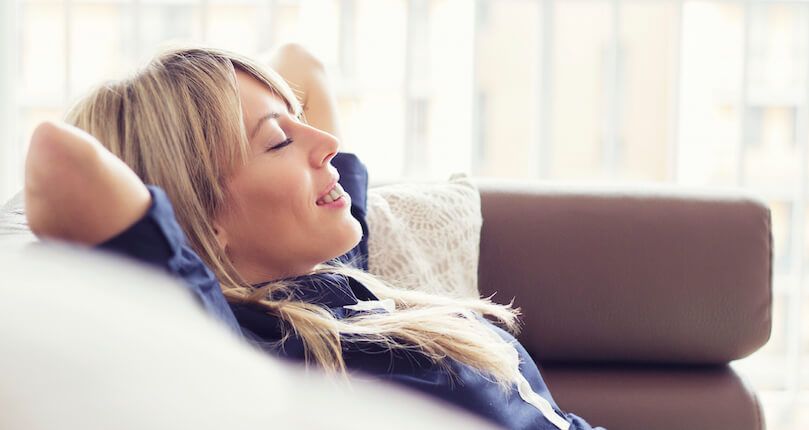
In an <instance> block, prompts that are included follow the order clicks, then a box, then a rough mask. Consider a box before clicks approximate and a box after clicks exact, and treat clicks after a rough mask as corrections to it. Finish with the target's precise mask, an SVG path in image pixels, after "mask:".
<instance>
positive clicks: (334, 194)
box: [317, 183, 345, 204]
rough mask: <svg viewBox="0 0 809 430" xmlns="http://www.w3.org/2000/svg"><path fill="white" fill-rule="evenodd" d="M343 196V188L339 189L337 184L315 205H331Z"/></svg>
mask: <svg viewBox="0 0 809 430" xmlns="http://www.w3.org/2000/svg"><path fill="white" fill-rule="evenodd" d="M343 194H345V190H343V187H341V186H340V184H339V183H338V184H336V185H335V186H334V188H332V189H331V191H329V193H328V194H326V195H325V196H323V197H322V198H321V199H320V200H318V201H317V203H318V204H329V203H332V202H333V201H335V200H337V199H339V198H340V197H342V195H343Z"/></svg>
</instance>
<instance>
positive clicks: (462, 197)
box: [368, 174, 483, 298]
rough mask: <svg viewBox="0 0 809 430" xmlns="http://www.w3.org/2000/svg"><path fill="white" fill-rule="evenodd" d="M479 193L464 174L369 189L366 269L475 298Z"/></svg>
mask: <svg viewBox="0 0 809 430" xmlns="http://www.w3.org/2000/svg"><path fill="white" fill-rule="evenodd" d="M482 223H483V219H482V217H481V212H480V194H479V192H478V190H477V188H476V187H475V185H474V184H472V182H471V181H470V180H469V178H468V177H466V175H463V174H459V175H453V176H452V177H451V178H450V179H449V180H448V181H445V182H425V183H414V182H402V183H395V184H388V185H382V186H376V187H371V188H370V189H369V190H368V229H369V239H368V254H369V258H368V271H369V272H371V273H373V274H375V275H377V276H380V277H381V278H383V279H385V280H387V281H388V282H389V283H391V284H392V285H394V286H397V287H401V288H405V289H411V290H421V291H427V292H431V293H437V294H443V295H449V296H452V297H459V298H478V297H479V293H478V288H477V270H478V257H479V252H480V228H481V225H482Z"/></svg>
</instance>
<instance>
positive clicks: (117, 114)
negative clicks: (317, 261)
mask: <svg viewBox="0 0 809 430" xmlns="http://www.w3.org/2000/svg"><path fill="white" fill-rule="evenodd" d="M236 70H239V71H242V72H245V73H247V74H249V75H251V76H252V77H254V78H256V79H257V80H258V81H259V82H262V83H263V84H264V85H266V87H267V88H268V89H269V90H270V91H271V92H272V93H273V94H275V95H276V96H278V97H279V98H280V99H282V100H283V101H284V102H285V103H286V106H287V109H289V111H290V112H291V113H294V114H295V115H296V116H298V115H300V113H301V106H300V103H299V102H298V100H297V99H296V97H295V94H294V93H293V91H292V89H291V88H290V87H289V86H288V85H287V84H286V83H285V82H284V80H283V79H282V78H281V77H280V75H278V74H277V73H275V72H274V71H273V70H271V69H269V68H268V67H263V66H261V65H260V64H257V63H255V62H253V61H251V60H249V59H247V58H245V57H242V56H240V55H237V54H233V53H229V52H224V51H219V50H214V49H208V48H188V49H176V50H172V51H168V52H166V53H164V54H162V55H160V56H158V57H157V58H155V59H154V60H152V61H151V62H150V63H149V64H148V65H147V66H146V67H145V68H144V69H142V70H141V71H139V72H138V73H137V74H135V75H134V76H132V77H131V78H128V79H124V80H121V81H117V82H110V83H106V84H104V85H102V86H100V87H98V88H97V89H95V90H94V91H93V92H91V93H90V94H89V95H88V96H86V97H85V98H84V99H82V100H81V101H79V102H78V103H77V104H76V105H75V106H74V107H73V108H72V109H71V110H70V112H69V113H68V116H67V121H68V122H70V123H72V124H73V125H75V126H77V127H79V128H82V129H84V130H85V131H87V132H88V133H90V134H92V135H93V136H95V137H96V138H97V139H99V140H100V141H101V142H102V143H103V144H104V145H105V146H106V147H107V148H108V149H109V150H110V151H111V152H112V153H113V154H115V155H116V156H118V157H119V158H121V159H122V160H123V161H124V162H125V163H126V164H127V165H129V167H131V168H132V169H133V170H134V171H135V173H136V174H137V175H138V176H140V178H141V179H142V180H143V181H144V182H145V183H149V184H155V185H158V186H160V187H162V188H163V189H164V190H165V192H166V194H167V195H168V197H169V199H170V200H171V202H172V205H173V206H174V210H175V214H176V217H177V221H178V222H179V224H180V226H181V227H182V228H183V230H184V231H185V233H186V235H187V238H188V241H189V244H190V246H191V248H192V249H193V250H194V251H195V252H196V253H197V254H199V256H200V257H201V258H202V260H203V261H204V262H205V264H207V265H208V267H210V268H211V269H212V270H213V271H214V273H215V274H216V277H217V278H218V279H219V281H220V284H221V288H222V291H223V293H224V295H225V297H226V298H227V299H228V301H229V302H231V303H236V304H248V305H252V306H257V307H260V308H261V309H262V310H264V311H265V312H266V313H268V314H271V315H274V316H276V317H278V318H280V320H282V321H283V322H285V323H288V326H289V327H291V331H292V332H294V333H295V334H297V335H298V336H300V338H301V339H302V341H303V343H304V345H305V350H306V362H307V363H308V362H310V361H314V362H315V363H317V364H318V365H320V366H321V367H323V368H324V369H326V370H327V371H330V372H332V373H335V372H336V373H339V374H342V375H345V374H346V367H345V362H344V360H343V354H342V347H343V342H376V343H379V344H382V345H385V346H387V347H388V348H390V349H391V350H394V349H395V350H405V351H406V350H418V351H419V352H421V353H423V354H424V355H426V356H427V357H428V358H429V359H430V360H431V361H432V362H434V363H436V364H438V365H441V366H444V367H445V368H449V367H448V365H447V363H446V360H445V358H447V357H451V358H453V359H455V360H458V361H460V362H462V363H466V364H467V365H469V366H471V367H473V368H474V369H476V370H478V371H479V372H480V373H481V374H483V375H484V376H486V377H490V378H492V379H493V380H494V381H495V382H496V383H498V384H499V385H500V387H501V388H502V389H503V390H504V391H507V390H510V389H511V387H512V386H513V383H514V382H515V381H516V380H517V378H518V376H519V370H518V366H519V355H518V354H517V352H516V350H515V348H514V347H513V346H512V345H511V344H509V343H507V342H505V341H504V340H503V339H502V338H501V337H500V336H499V335H498V334H497V333H495V332H494V331H493V330H490V329H489V328H488V327H486V325H484V324H483V323H482V322H481V321H478V319H477V316H476V315H480V316H487V317H490V318H493V319H494V320H495V322H498V323H500V324H501V325H502V326H504V327H505V328H506V329H507V330H509V331H511V332H512V333H516V332H517V331H518V328H519V327H518V319H517V317H518V315H519V310H518V309H514V308H512V307H511V304H509V305H507V306H506V305H499V304H495V303H493V302H491V300H489V298H486V299H467V300H461V299H451V298H447V297H439V296H436V295H430V294H426V293H422V292H416V291H405V290H401V289H395V288H392V287H391V286H390V285H388V284H387V283H385V282H383V281H382V280H381V279H379V278H377V277H375V276H373V275H371V274H369V273H367V272H365V271H362V270H359V269H355V268H352V267H349V266H347V265H338V264H323V265H320V266H318V268H316V270H315V272H316V273H325V272H329V273H338V274H342V275H345V276H350V277H353V278H355V279H357V280H358V281H360V282H361V283H362V284H363V285H365V286H366V287H367V288H368V289H369V290H370V291H371V292H372V293H374V294H375V295H376V296H377V297H379V298H380V299H391V300H393V301H394V303H395V305H396V311H394V312H391V313H362V312H360V313H358V314H357V315H355V316H352V317H348V318H345V319H342V320H341V319H338V318H335V317H334V316H333V315H332V314H331V313H330V312H329V310H328V309H325V308H323V307H321V306H318V305H316V304H312V303H305V302H302V301H296V300H292V299H289V298H285V299H282V300H277V299H274V298H273V297H278V293H287V294H281V296H285V297H291V295H290V294H288V293H289V292H290V291H291V290H292V289H293V288H295V284H294V283H292V282H290V281H288V280H279V281H274V282H270V283H269V284H267V285H265V286H262V287H260V288H255V287H253V286H251V285H250V284H249V283H247V282H245V281H244V280H243V279H242V278H241V277H240V276H239V273H238V272H237V271H236V269H235V268H234V265H233V264H232V263H231V261H230V260H229V259H228V256H227V255H226V253H225V252H224V250H223V249H222V248H221V247H220V246H219V244H218V242H217V240H216V238H215V234H214V231H213V228H212V226H211V223H210V220H212V219H214V218H215V216H216V215H217V214H218V213H221V212H220V211H226V210H228V195H227V193H226V188H225V186H224V181H225V179H226V178H227V177H228V175H229V174H230V172H232V171H233V169H234V167H235V166H238V165H239V164H240V163H244V162H246V160H247V148H248V143H247V142H248V139H247V135H246V131H245V129H244V125H243V117H242V110H241V105H240V101H239V100H240V99H239V92H238V87H237V83H236ZM284 325H285V326H286V325H287V324H284ZM290 335H291V332H290V331H289V330H286V331H285V335H284V339H286V337H288V336H290ZM284 339H282V340H284Z"/></svg>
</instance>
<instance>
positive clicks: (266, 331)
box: [100, 153, 591, 430]
mask: <svg viewBox="0 0 809 430" xmlns="http://www.w3.org/2000/svg"><path fill="white" fill-rule="evenodd" d="M332 164H333V165H334V166H335V167H336V168H337V170H338V171H339V173H340V185H341V186H342V187H343V189H345V191H346V192H347V193H348V194H349V195H350V196H351V201H352V203H351V213H352V215H353V216H354V217H355V218H356V219H357V220H358V221H359V222H360V225H361V226H362V231H363V238H362V240H361V241H360V243H359V244H358V245H357V246H356V247H354V248H353V249H352V250H351V251H349V252H348V253H346V254H345V255H343V256H340V257H338V259H339V260H341V261H343V262H348V263H352V264H354V265H355V266H356V267H359V268H362V269H365V270H367V269H368V263H367V258H368V226H367V223H366V221H365V219H366V208H367V205H366V192H367V187H368V174H367V170H366V169H365V166H364V165H363V164H362V163H361V162H360V161H359V159H358V158H357V157H356V156H354V155H353V154H348V153H340V154H338V155H337V156H336V157H334V159H333V160H332ZM149 191H150V192H151V193H152V200H153V203H152V206H151V208H150V209H149V211H148V212H147V213H146V215H145V216H144V217H143V218H142V219H141V220H139V221H138V222H137V223H135V224H134V225H133V226H132V227H130V228H129V229H128V230H126V231H125V232H123V233H121V234H120V235H118V236H116V237H115V238H113V239H111V240H109V241H107V242H105V243H104V244H102V245H100V246H101V247H102V248H104V249H108V250H112V251H115V252H119V253H123V254H125V255H129V256H132V257H134V258H137V259H139V260H141V261H145V262H147V263H149V264H152V265H155V266H157V267H160V268H162V269H164V270H166V271H168V272H170V273H172V274H174V275H176V276H178V277H180V278H182V279H183V280H184V281H185V283H186V285H187V287H188V288H189V289H190V290H191V291H192V292H193V293H194V294H195V295H196V296H197V297H198V298H199V300H200V302H201V303H202V305H203V306H204V307H205V308H206V309H207V310H208V311H209V312H211V313H212V314H214V315H215V316H216V317H217V318H219V319H220V320H221V321H222V322H223V323H224V324H226V325H227V326H229V327H231V328H232V329H233V330H234V331H236V332H239V333H242V334H243V335H244V336H245V337H246V338H247V339H248V340H250V341H252V342H253V343H255V344H257V345H258V346H259V347H261V348H262V349H264V350H265V351H267V352H269V353H271V354H272V355H274V356H278V357H281V358H285V359H290V360H295V361H302V360H303V359H304V357H305V354H304V347H303V342H302V341H301V339H300V338H298V337H297V336H295V334H294V331H292V330H289V337H288V338H287V340H286V341H285V342H283V343H280V339H281V337H282V336H283V335H284V334H285V333H284V332H283V331H282V328H281V327H282V325H281V322H280V321H279V319H278V318H276V317H275V316H273V315H270V314H268V313H267V312H266V311H264V310H262V309H260V308H257V307H253V306H247V305H233V306H228V304H227V303H226V302H225V299H224V297H223V296H222V293H221V291H220V289H219V284H218V282H217V281H216V279H215V278H214V276H213V274H212V273H211V271H210V270H209V269H208V268H207V267H205V265H204V264H203V263H202V261H201V260H200V259H199V257H198V256H197V255H196V254H194V253H193V251H191V249H190V248H188V246H187V243H186V241H185V236H184V235H183V234H182V231H181V230H180V228H179V225H178V224H177V222H176V220H175V218H174V214H173V211H172V209H171V205H170V203H169V202H168V200H167V199H166V196H165V194H164V193H163V192H162V191H161V190H160V189H159V188H157V187H149ZM291 280H293V281H297V284H298V285H299V287H298V288H296V289H295V290H294V291H293V292H292V294H293V298H294V299H296V300H302V301H305V302H309V303H314V304H318V305H320V306H323V307H324V308H327V309H329V310H330V311H331V313H332V314H333V315H334V316H335V317H336V318H341V319H342V318H346V317H349V316H351V315H353V314H354V313H356V312H377V311H380V312H384V310H370V311H369V310H354V309H350V308H347V307H346V306H349V307H350V306H352V305H356V304H357V303H359V302H362V301H369V300H378V298H377V297H376V296H375V295H374V294H373V293H371V291H369V290H368V289H367V288H366V287H365V286H363V285H362V284H361V283H360V282H358V281H357V280H355V279H353V278H350V277H345V276H343V275H337V274H317V275H304V276H299V277H295V278H291ZM478 319H479V320H480V321H481V322H482V323H483V324H485V325H487V326H488V327H489V328H490V329H491V330H494V331H495V332H496V333H497V334H498V335H499V336H500V337H502V338H503V339H504V340H505V341H506V342H509V343H512V344H513V345H514V347H515V348H516V350H517V352H518V353H519V355H520V359H521V364H520V371H521V373H522V375H523V376H524V377H525V381H526V383H527V384H528V385H530V390H529V391H533V393H535V394H536V395H538V396H539V397H541V399H539V400H536V399H535V400H533V404H532V403H530V402H528V401H527V400H526V397H525V393H523V394H522V395H521V394H520V393H519V392H518V391H519V390H518V389H517V388H514V389H512V390H511V391H510V392H508V393H504V392H503V391H502V390H501V389H500V388H499V387H498V386H497V385H496V384H495V383H493V382H491V381H489V380H488V379H487V378H485V377H484V376H483V375H481V374H480V373H478V372H477V371H476V370H474V369H473V368H471V367H470V366H467V365H465V364H463V363H460V362H457V361H455V360H452V359H447V361H446V363H445V364H446V365H447V366H448V367H450V368H451V370H452V374H454V375H452V376H451V374H450V372H447V371H446V369H445V368H444V367H442V366H439V365H435V364H433V363H432V362H430V361H429V360H428V359H427V358H426V357H425V356H423V355H421V354H419V353H418V352H415V351H390V350H388V349H387V348H384V347H383V346H381V345H374V344H370V343H367V342H365V343H359V342H350V341H348V342H343V358H344V360H345V363H346V366H347V367H348V369H349V370H350V371H353V372H356V371H359V372H364V373H365V374H369V375H372V376H374V377H377V378H379V379H382V380H386V381H391V382H394V383H397V384H401V385H404V386H406V387H410V388H411V389H415V390H417V391H419V392H422V393H426V394H428V395H431V396H435V397H437V398H440V399H443V400H444V401H446V402H449V403H450V404H454V405H456V406H458V407H460V408H463V409H466V410H468V411H469V412H472V413H474V414H477V415H481V416H483V417H484V418H487V419H489V420H490V421H492V422H494V423H496V424H499V425H501V426H503V427H505V428H509V429H547V430H558V429H559V428H560V425H562V424H559V422H558V421H557V424H559V425H555V424H554V423H552V422H551V421H550V420H549V418H548V416H549V414H551V415H556V417H557V418H558V419H559V420H563V422H564V426H568V427H569V429H571V430H587V429H591V427H590V425H589V424H587V422H585V421H584V420H583V419H581V418H579V417H577V416H576V415H573V414H569V413H565V412H563V411H561V410H560V409H559V407H558V406H557V405H556V402H554V400H553V397H552V396H551V393H550V392H549V391H548V388H547V386H546V385H545V382H544V381H543V379H542V376H541V375H540V372H539V369H538V368H537V366H536V364H535V363H534V361H533V359H532V358H531V357H530V356H529V355H528V353H527V352H526V351H525V349H524V348H523V347H522V345H520V344H519V342H517V340H516V339H515V338H514V337H513V336H512V335H511V334H509V333H508V332H506V331H504V330H502V329H500V328H499V327H497V326H495V325H494V324H492V323H490V322H489V321H487V320H486V319H484V318H481V317H478ZM524 388H525V387H524ZM528 397H529V398H530V397H531V396H530V395H529V396H528ZM537 403H544V404H545V405H547V408H549V409H548V410H550V412H547V411H548V410H546V413H545V414H543V413H542V412H541V411H540V409H539V407H538V406H536V404H537Z"/></svg>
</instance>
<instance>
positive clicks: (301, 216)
mask: <svg viewBox="0 0 809 430" xmlns="http://www.w3.org/2000/svg"><path fill="white" fill-rule="evenodd" d="M271 64H272V66H273V67H275V68H276V69H278V70H279V71H280V72H281V73H284V74H286V75H287V78H288V79H289V80H290V81H293V82H297V83H298V84H299V86H300V88H299V90H300V94H299V96H300V98H301V100H302V101H303V103H302V105H301V102H300V101H299V100H298V99H297V98H296V96H295V94H294V93H293V91H292V90H291V88H290V87H289V86H288V85H287V83H286V82H285V81H284V79H283V78H282V77H281V76H280V75H279V74H278V73H276V72H274V71H273V70H272V69H269V68H264V67H262V66H261V65H260V64H257V63H255V62H253V61H251V60H249V59H246V58H243V57H241V56H238V55H234V54H231V53H226V52H221V51H216V50H211V49H184V50H176V51H172V52H168V53H165V54H163V55H161V56H160V57H158V58H156V59H155V60H153V61H152V62H151V63H150V64H149V65H148V66H147V67H146V68H145V69H144V70H142V71H140V72H139V73H138V74H136V75H135V76H133V77H131V78H130V79H126V80H122V81H119V82H112V83H108V84H105V85H103V86H101V87H99V88H98V89H96V90H95V91H94V92H93V93H91V94H90V95H89V96H87V97H86V98H85V99H84V100H82V101H81V102H80V103H78V104H77V105H76V106H75V107H74V108H73V109H72V110H71V112H70V113H69V114H68V122H69V123H70V124H72V125H67V124H53V123H45V124H42V125H40V126H39V127H38V128H37V129H36V131H35V133H34V135H33V137H32V139H31V145H30V148H29V153H28V158H27V164H26V187H25V197H26V205H27V216H28V220H29V224H30V227H31V229H32V231H33V232H34V233H36V234H37V235H39V236H46V237H53V238H58V239H63V240H71V241H75V242H80V243H85V244H91V245H95V246H98V247H99V248H102V249H107V250H111V251H114V252H118V253H123V254H125V255H128V256H130V257H133V258H136V259H138V260H141V261H144V262H147V263H149V264H152V265H155V266H158V267H161V268H162V269H164V270H167V271H169V272H170V273H172V274H174V275H175V276H178V277H180V278H182V279H183V280H184V281H185V284H186V285H187V286H188V288H189V289H190V290H191V291H192V292H193V293H194V294H196V295H197V297H198V298H199V299H200V302H201V303H202V305H203V306H204V307H205V308H206V309H207V310H208V311H209V312H211V313H212V314H214V315H215V316H216V317H218V318H219V319H220V320H221V321H222V322H223V323H224V324H225V325H227V326H229V327H230V328H231V329H232V330H233V331H234V332H236V333H239V334H241V335H243V336H245V337H246V338H247V339H248V340H250V341H252V342H253V343H255V344H257V345H259V346H260V347H262V348H263V349H265V350H266V351H268V352H270V353H272V354H273V355H276V356H279V357H284V358H288V359H291V360H300V361H304V362H306V363H315V364H317V365H318V366H320V367H322V368H324V369H326V370H327V371H330V372H333V373H337V374H341V375H345V374H346V371H350V372H351V373H352V374H355V375H359V374H360V373H361V374H367V375H372V376H373V377H376V378H380V379H384V380H390V381H394V382H396V383H399V384H403V385H405V386H408V387H411V388H413V389H416V390H418V391H421V392H424V393H427V394H430V395H433V396H436V397H438V398H441V399H443V400H445V401H448V402H450V403H452V404H455V405H457V406H460V407H462V408H465V409H467V410H468V411H470V412H472V413H476V414H479V415H482V416H484V417H486V418H488V419H490V420H492V421H493V422H495V423H497V424H500V425H502V426H505V427H507V428H513V429H589V428H590V426H589V425H588V424H587V423H586V422H585V421H584V420H582V419H581V418H579V417H577V416H575V415H573V414H567V413H564V412H562V411H561V410H560V409H559V408H558V406H557V405H556V404H555V402H554V401H553V398H552V397H551V395H550V393H549V392H548V390H547V387H546V386H545V384H544V382H543V380H542V377H541V376H540V374H539V370H538V369H537V367H536V365H535V364H534V362H533V361H532V360H531V358H530V356H529V355H528V354H527V353H526V351H525V350H524V349H523V348H522V346H521V345H520V344H519V343H518V342H517V341H516V340H515V339H514V337H513V336H512V335H511V334H509V333H508V332H507V331H505V330H503V329H501V328H499V327H497V326H495V325H494V324H492V323H491V322H489V321H488V320H486V319H485V318H484V317H489V318H491V319H493V320H495V321H496V322H497V323H499V324H502V325H503V326H504V327H506V329H508V330H510V331H512V332H514V331H516V329H517V320H516V317H517V314H518V311H517V310H515V309H513V308H511V307H510V306H503V305H498V304H494V303H492V302H490V301H488V300H486V299H480V300H456V299H449V298H442V297H436V296H432V295H428V294H424V293H418V292H412V291H401V290H396V289H393V288H390V287H389V286H387V285H386V284H385V283H383V282H382V281H380V280H379V279H377V278H375V277H373V276H372V275H370V274H368V273H367V272H365V271H364V270H363V269H367V265H366V261H365V259H366V258H367V245H366V244H367V231H368V230H367V227H366V224H365V192H366V188H367V173H366V170H365V167H364V166H363V165H362V163H361V162H360V161H359V160H358V159H357V158H356V156H354V155H352V154H347V153H338V148H339V144H338V139H337V138H336V137H335V134H339V131H338V129H337V120H336V114H335V104H334V99H333V96H331V94H330V92H329V91H328V88H327V86H326V84H325V82H326V80H325V78H324V74H323V69H322V66H320V64H319V63H318V62H317V60H316V59H314V58H313V57H312V56H311V55H309V54H308V53H307V52H305V51H304V50H303V49H302V48H300V47H297V46H294V45H288V46H285V47H284V48H282V49H281V50H279V51H278V53H277V55H276V56H275V57H274V58H273V60H272V63H271ZM304 113H305V115H304ZM304 117H306V118H307V120H303V119H302V118H304ZM322 129H325V130H326V131H323V130H322ZM82 130H84V131H82ZM329 132H332V133H333V134H332V133H329ZM145 184H149V185H145Z"/></svg>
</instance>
